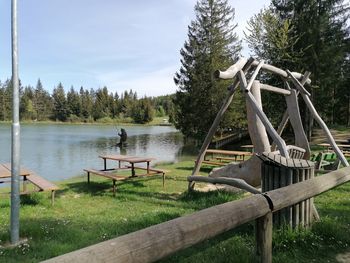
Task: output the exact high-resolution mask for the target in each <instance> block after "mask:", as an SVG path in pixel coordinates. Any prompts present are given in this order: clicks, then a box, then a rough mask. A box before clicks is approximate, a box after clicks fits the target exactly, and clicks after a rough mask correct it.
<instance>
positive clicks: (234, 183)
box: [187, 175, 261, 194]
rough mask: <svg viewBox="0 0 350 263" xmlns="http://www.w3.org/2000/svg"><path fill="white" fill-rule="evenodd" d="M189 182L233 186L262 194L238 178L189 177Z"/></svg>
mask: <svg viewBox="0 0 350 263" xmlns="http://www.w3.org/2000/svg"><path fill="white" fill-rule="evenodd" d="M187 180H188V181H189V182H193V181H194V182H204V183H211V184H226V185H231V186H234V187H237V188H240V189H243V190H246V191H248V192H250V193H253V194H261V191H259V190H258V189H256V188H255V187H253V186H251V185H249V184H247V183H246V182H245V181H244V180H242V179H237V178H228V177H206V176H195V175H192V176H189V177H187Z"/></svg>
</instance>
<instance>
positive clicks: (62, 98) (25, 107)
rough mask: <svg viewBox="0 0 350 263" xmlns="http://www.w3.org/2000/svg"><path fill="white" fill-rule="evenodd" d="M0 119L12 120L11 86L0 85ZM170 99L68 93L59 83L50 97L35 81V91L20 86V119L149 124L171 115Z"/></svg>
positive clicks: (101, 91)
mask: <svg viewBox="0 0 350 263" xmlns="http://www.w3.org/2000/svg"><path fill="white" fill-rule="evenodd" d="M0 105H1V109H0V120H2V121H8V120H11V118H12V114H11V108H12V83H11V80H6V81H5V82H3V83H2V82H0ZM172 108H173V106H172V96H171V95H167V96H159V97H142V98H138V96H137V93H136V92H134V91H132V90H130V91H124V92H122V93H120V94H118V93H117V92H115V93H112V92H109V91H108V88H107V87H103V88H98V89H96V90H94V89H84V88H83V87H81V88H80V89H79V91H77V90H75V89H74V87H71V88H70V89H69V90H68V91H67V92H66V91H65V89H64V87H63V85H62V84H61V83H59V84H58V85H57V86H56V87H55V88H54V89H53V91H52V94H50V93H49V92H48V91H47V90H45V89H44V88H43V85H42V83H41V81H40V79H39V80H38V82H37V84H36V86H35V88H34V87H32V86H25V87H22V86H21V85H20V118H21V120H29V121H47V120H52V121H61V122H67V121H69V122H94V121H100V122H112V121H113V120H119V121H132V122H135V123H142V124H143V123H148V122H150V121H152V120H153V118H154V117H164V116H169V115H171V112H172Z"/></svg>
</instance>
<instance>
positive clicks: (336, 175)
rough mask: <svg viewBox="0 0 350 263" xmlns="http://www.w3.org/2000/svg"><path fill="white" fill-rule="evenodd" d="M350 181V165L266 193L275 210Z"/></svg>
mask: <svg viewBox="0 0 350 263" xmlns="http://www.w3.org/2000/svg"><path fill="white" fill-rule="evenodd" d="M349 181H350V167H345V168H342V169H339V170H336V171H332V172H330V173H328V174H324V175H322V176H317V177H314V178H312V179H310V180H306V181H303V182H300V183H297V184H292V185H290V186H287V187H283V188H279V189H276V190H273V191H269V192H267V193H266V195H268V197H269V198H270V200H271V201H272V203H273V211H277V210H280V209H282V208H285V207H289V206H291V205H293V204H297V203H300V202H301V201H304V200H306V199H310V198H311V197H314V196H317V195H319V194H321V193H324V192H326V191H328V190H330V189H332V188H334V187H336V186H339V185H341V184H343V183H346V182H349Z"/></svg>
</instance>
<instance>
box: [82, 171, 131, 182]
mask: <svg viewBox="0 0 350 263" xmlns="http://www.w3.org/2000/svg"><path fill="white" fill-rule="evenodd" d="M84 171H85V172H88V173H92V174H96V175H100V176H103V177H106V178H109V179H112V180H116V181H122V180H126V179H128V178H129V177H128V176H121V175H116V174H114V173H111V172H106V171H100V170H95V169H84Z"/></svg>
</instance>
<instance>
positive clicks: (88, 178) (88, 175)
mask: <svg viewBox="0 0 350 263" xmlns="http://www.w3.org/2000/svg"><path fill="white" fill-rule="evenodd" d="M87 182H88V184H89V183H90V172H87Z"/></svg>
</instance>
